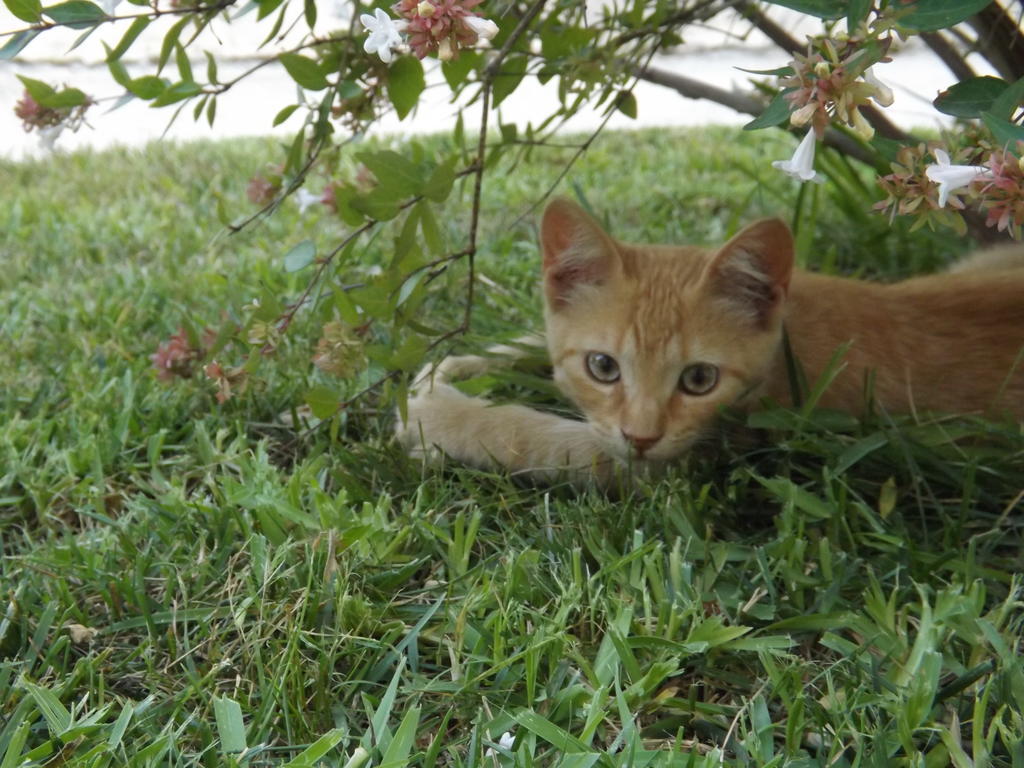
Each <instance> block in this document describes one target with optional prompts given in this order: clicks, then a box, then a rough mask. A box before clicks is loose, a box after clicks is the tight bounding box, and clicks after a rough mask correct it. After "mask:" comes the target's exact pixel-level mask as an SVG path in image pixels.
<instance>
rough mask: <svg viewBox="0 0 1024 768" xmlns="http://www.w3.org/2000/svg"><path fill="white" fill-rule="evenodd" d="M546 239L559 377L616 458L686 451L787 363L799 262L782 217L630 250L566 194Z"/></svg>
mask: <svg viewBox="0 0 1024 768" xmlns="http://www.w3.org/2000/svg"><path fill="white" fill-rule="evenodd" d="M541 246H542V250H543V253H544V292H545V304H546V313H545V315H546V321H547V337H548V345H549V347H550V351H551V360H552V364H553V366H554V372H555V381H556V382H557V383H558V385H559V386H560V387H561V389H562V390H563V391H564V392H565V393H566V394H567V395H568V396H569V397H570V398H572V400H573V401H574V402H575V403H576V404H577V405H578V406H579V407H580V409H581V410H582V411H583V413H584V415H585V416H586V418H587V420H588V421H589V422H590V423H591V425H592V426H593V428H594V429H595V430H596V431H597V432H598V434H600V435H601V436H602V437H603V438H604V439H605V440H606V442H607V444H608V448H609V450H610V451H611V452H612V453H613V454H615V455H618V456H620V457H622V458H629V459H633V460H665V459H670V458H674V457H676V456H678V455H679V454H681V453H683V452H685V451H686V450H687V449H688V448H689V447H690V446H692V445H693V443H694V442H695V441H696V440H698V439H699V438H700V437H701V436H702V435H703V434H705V433H706V432H707V431H708V429H709V428H710V427H711V426H712V425H713V424H714V422H715V417H716V414H717V412H718V410H719V408H720V407H722V406H726V405H731V404H733V403H735V402H737V401H738V400H739V399H741V398H742V397H744V396H745V395H746V394H749V393H750V392H751V391H752V390H754V389H755V388H756V387H757V385H758V384H759V383H760V381H761V379H762V378H763V377H764V376H765V375H766V373H767V372H768V369H769V367H770V366H771V365H772V364H773V363H774V361H775V360H776V359H777V353H778V349H779V344H780V342H781V334H782V330H781V317H782V302H783V300H784V297H785V292H786V288H787V286H788V283H789V276H790V273H791V269H792V238H791V236H790V234H789V230H788V229H787V228H786V226H785V225H784V224H782V222H779V221H777V220H766V221H762V222H758V223H756V224H754V225H751V226H750V227H748V228H747V229H745V230H744V231H743V232H741V233H740V234H739V235H737V236H736V237H735V238H733V239H732V240H731V241H730V242H729V243H727V244H726V245H725V246H723V247H722V248H721V249H719V250H718V251H705V250H702V249H699V248H688V247H678V248H670V247H641V246H627V245H623V244H622V243H618V242H616V241H614V240H613V239H612V238H610V237H609V236H608V235H607V234H605V233H604V231H603V230H602V229H601V228H600V226H599V225H598V224H597V223H596V222H595V221H594V220H593V219H592V218H590V216H588V215H587V214H586V213H585V212H584V211H582V210H581V209H580V208H579V207H577V206H576V205H574V204H572V203H569V202H567V201H564V200H557V201H555V202H553V203H552V204H551V205H550V206H549V207H548V209H547V211H546V212H545V215H544V222H543V225H542V228H541Z"/></svg>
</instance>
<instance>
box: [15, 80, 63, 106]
mask: <svg viewBox="0 0 1024 768" xmlns="http://www.w3.org/2000/svg"><path fill="white" fill-rule="evenodd" d="M18 79H19V80H21V84H22V85H24V86H25V90H26V91H28V95H29V96H31V97H32V99H33V100H34V101H36V102H38V103H40V104H41V103H42V102H43V99H46V98H48V97H50V96H52V95H53V94H54V93H56V91H54V90H53V86H51V85H49V84H47V83H44V82H43V81H42V80H34V79H32V78H31V77H25V76H24V75H18Z"/></svg>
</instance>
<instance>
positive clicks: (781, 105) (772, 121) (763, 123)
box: [743, 91, 789, 131]
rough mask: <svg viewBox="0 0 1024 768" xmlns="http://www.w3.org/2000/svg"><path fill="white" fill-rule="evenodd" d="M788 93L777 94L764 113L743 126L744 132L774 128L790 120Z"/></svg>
mask: <svg viewBox="0 0 1024 768" xmlns="http://www.w3.org/2000/svg"><path fill="white" fill-rule="evenodd" d="M786 93H787V91H782V92H781V93H777V94H775V98H773V99H772V100H771V103H769V104H768V106H767V107H765V110H764V112H762V113H761V114H760V115H758V116H757V117H755V118H754V119H753V120H751V121H750V122H749V123H747V124H746V125H744V126H743V130H744V131H756V130H759V129H761V128H772V127H774V126H776V125H782V124H783V123H784V122H786V121H787V120H789V102H788V101H786Z"/></svg>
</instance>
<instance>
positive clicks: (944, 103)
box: [932, 75, 1009, 118]
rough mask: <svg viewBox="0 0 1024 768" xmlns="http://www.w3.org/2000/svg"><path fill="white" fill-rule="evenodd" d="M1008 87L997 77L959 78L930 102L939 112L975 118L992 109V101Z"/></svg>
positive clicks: (1007, 84)
mask: <svg viewBox="0 0 1024 768" xmlns="http://www.w3.org/2000/svg"><path fill="white" fill-rule="evenodd" d="M1008 87H1009V83H1007V82H1006V81H1005V80H1002V79H1000V78H998V77H991V76H988V75H986V76H984V77H972V78H969V79H967V80H961V81H960V82H959V83H957V84H956V85H953V86H950V87H949V88H947V89H946V90H944V91H942V92H941V93H940V94H939V95H938V96H937V97H936V98H935V100H934V101H933V102H932V104H933V105H934V106H935V108H936V109H937V110H939V112H942V113H943V114H946V115H952V116H953V117H962V118H977V117H980V116H981V113H982V112H988V111H990V110H991V109H992V103H993V102H994V101H995V100H996V99H997V98H999V96H1000V95H1002V93H1003V92H1004V91H1005V90H1006V89H1007V88H1008Z"/></svg>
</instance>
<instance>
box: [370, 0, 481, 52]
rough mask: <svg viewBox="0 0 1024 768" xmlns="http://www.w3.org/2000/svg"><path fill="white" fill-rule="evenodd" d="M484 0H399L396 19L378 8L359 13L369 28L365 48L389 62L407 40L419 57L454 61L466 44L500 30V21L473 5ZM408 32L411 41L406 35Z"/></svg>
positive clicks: (474, 43) (476, 41)
mask: <svg viewBox="0 0 1024 768" xmlns="http://www.w3.org/2000/svg"><path fill="white" fill-rule="evenodd" d="M481 2H482V0H399V2H398V3H396V4H395V5H394V6H392V10H394V11H395V13H397V14H398V16H399V17H400V18H399V19H398V20H395V19H392V18H391V17H390V16H389V15H388V14H387V13H385V12H384V11H382V10H381V9H380V8H377V9H376V10H375V11H374V12H373V16H371V15H369V14H367V13H364V14H363V15H361V16H360V17H359V20H360V21H361V22H362V24H363V26H364V27H366V29H367V30H368V31H369V35H367V38H366V42H365V43H364V44H363V48H364V50H365V51H366V52H367V53H376V54H377V55H378V56H380V59H381V61H383V62H385V63H389V62H390V61H391V60H392V59H393V58H394V53H395V51H396V50H401V49H402V48H403V47H404V46H405V45H406V44H408V46H409V48H410V49H411V50H412V52H413V53H414V54H415V55H416V56H417V57H419V58H421V59H422V58H425V57H427V56H430V55H436V56H437V57H438V58H439V59H441V61H450V60H452V59H455V58H457V57H458V55H459V51H460V50H461V49H463V48H471V47H473V46H475V45H479V44H481V42H482V41H485V40H488V41H489V40H491V39H493V38H494V36H495V35H496V34H498V25H497V24H495V23H494V22H493V21H491V20H490V19H485V18H482V17H481V16H479V15H478V14H477V13H476V12H475V11H474V10H473V8H474V7H476V6H477V5H479V4H480V3H481ZM405 36H407V38H408V39H407V41H406V37H405Z"/></svg>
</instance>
